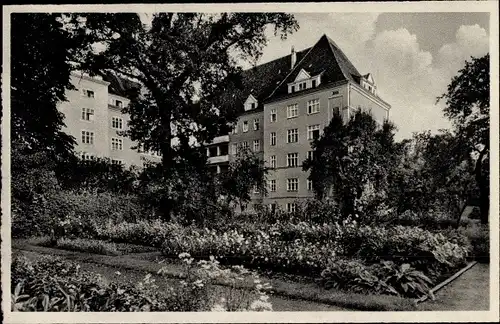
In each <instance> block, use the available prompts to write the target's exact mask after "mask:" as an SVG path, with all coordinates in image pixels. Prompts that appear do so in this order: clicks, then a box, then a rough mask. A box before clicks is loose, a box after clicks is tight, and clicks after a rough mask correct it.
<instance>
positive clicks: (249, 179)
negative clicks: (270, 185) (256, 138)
mask: <svg viewBox="0 0 500 324" xmlns="http://www.w3.org/2000/svg"><path fill="white" fill-rule="evenodd" d="M267 173H268V168H267V167H265V165H264V161H263V160H262V159H261V158H259V157H258V156H257V155H256V154H255V153H253V152H251V151H250V150H248V149H246V150H245V149H240V150H238V154H237V156H236V159H235V160H234V161H231V162H230V163H229V167H228V171H227V172H225V173H222V174H221V175H220V177H219V181H220V193H221V194H222V195H223V196H224V197H226V203H227V204H228V205H231V204H232V203H233V202H237V203H238V204H239V206H240V208H241V207H242V206H244V205H245V204H247V203H248V202H249V201H250V200H251V196H250V192H251V190H252V189H253V188H257V189H258V190H259V192H260V193H261V194H262V195H266V194H267V185H266V177H267Z"/></svg>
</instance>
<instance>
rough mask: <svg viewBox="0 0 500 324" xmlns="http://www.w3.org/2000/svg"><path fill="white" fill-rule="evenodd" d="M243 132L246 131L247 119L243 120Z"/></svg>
mask: <svg viewBox="0 0 500 324" xmlns="http://www.w3.org/2000/svg"><path fill="white" fill-rule="evenodd" d="M243 132H244V133H246V132H248V120H245V121H244V122H243Z"/></svg>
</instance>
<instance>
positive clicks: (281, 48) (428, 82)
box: [259, 13, 489, 139]
mask: <svg viewBox="0 0 500 324" xmlns="http://www.w3.org/2000/svg"><path fill="white" fill-rule="evenodd" d="M295 17H296V18H297V20H298V22H299V25H300V30H299V31H297V32H296V33H294V34H293V35H291V36H289V38H288V39H287V40H286V41H281V40H280V39H279V38H275V37H273V36H272V33H269V34H270V41H269V44H268V46H267V47H266V48H265V49H264V54H263V56H262V58H261V59H260V61H259V64H260V63H265V62H267V61H270V60H273V59H275V58H277V57H280V56H283V55H287V54H289V53H290V49H291V46H292V45H293V46H295V49H296V50H301V49H304V48H307V47H310V46H312V45H314V43H315V42H316V41H317V40H318V39H319V38H320V37H321V35H323V34H327V35H328V36H330V37H331V38H332V39H333V40H334V41H335V42H336V43H337V45H338V46H339V47H340V48H341V49H342V50H343V51H344V53H345V54H346V55H347V56H348V57H349V59H350V60H351V61H352V62H353V64H354V65H355V66H356V68H357V69H358V70H359V72H360V73H362V74H366V73H372V74H373V77H374V79H375V83H376V85H377V89H378V94H379V95H380V96H381V97H382V98H383V99H384V100H385V101H387V102H388V103H389V104H391V106H392V109H391V112H390V118H391V120H392V121H393V122H394V123H395V124H396V125H397V127H398V129H399V131H398V135H397V138H398V139H402V138H407V137H410V136H411V134H412V132H416V131H424V130H427V129H429V130H432V131H437V130H438V129H440V128H449V127H450V123H449V121H448V120H447V119H446V118H445V117H444V116H443V113H442V107H443V106H442V104H441V103H440V104H438V105H436V104H435V102H436V97H437V96H439V95H440V94H442V93H443V92H444V91H445V90H446V86H447V85H448V83H449V82H450V80H451V77H452V76H453V75H456V73H457V72H458V70H459V69H460V68H461V67H462V66H463V63H464V61H465V60H466V59H469V58H470V56H471V55H472V56H482V55H484V54H486V53H487V52H488V51H489V14H488V13H330V14H323V13H307V14H305V13H300V14H296V15H295Z"/></svg>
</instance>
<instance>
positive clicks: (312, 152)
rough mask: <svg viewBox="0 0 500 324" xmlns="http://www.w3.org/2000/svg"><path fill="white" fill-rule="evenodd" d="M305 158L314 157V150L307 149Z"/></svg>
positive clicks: (310, 158) (311, 158)
mask: <svg viewBox="0 0 500 324" xmlns="http://www.w3.org/2000/svg"><path fill="white" fill-rule="evenodd" d="M307 158H308V159H309V160H311V161H312V160H313V159H314V151H308V152H307Z"/></svg>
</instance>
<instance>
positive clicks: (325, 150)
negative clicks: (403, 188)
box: [303, 110, 399, 221]
mask: <svg viewBox="0 0 500 324" xmlns="http://www.w3.org/2000/svg"><path fill="white" fill-rule="evenodd" d="M394 130H395V127H394V126H393V125H392V124H390V123H389V122H387V121H386V122H385V123H384V125H383V126H382V127H378V126H377V122H376V121H375V120H374V118H373V116H372V115H371V114H370V113H369V112H365V111H361V110H360V111H358V112H356V113H354V114H353V115H352V117H351V119H350V120H349V121H348V122H347V123H346V124H344V122H343V120H342V118H341V116H340V115H339V114H336V115H335V116H334V117H333V119H332V121H331V122H330V124H329V125H328V126H327V127H326V128H325V131H324V133H323V134H322V136H321V137H320V138H319V139H317V140H315V141H314V142H313V144H312V147H313V149H314V151H315V152H314V158H313V159H312V160H310V159H308V160H306V161H305V162H304V165H303V168H304V170H305V171H309V170H310V172H311V173H310V176H309V179H310V180H312V183H313V189H314V192H315V194H316V196H317V197H318V198H319V199H323V198H324V197H325V196H326V197H328V196H329V191H330V189H331V190H332V192H333V197H334V199H335V200H336V201H337V203H338V204H339V205H340V210H341V212H342V215H343V217H348V216H351V217H360V220H362V221H370V220H369V219H368V218H369V217H370V216H371V217H373V216H376V215H377V213H378V212H379V210H378V207H377V206H381V202H382V201H383V200H384V199H385V197H386V195H387V193H386V191H387V178H388V174H389V172H390V170H391V167H392V166H393V165H394V164H395V163H394V161H395V159H397V158H398V150H399V147H398V145H396V144H395V143H394V138H393V137H394Z"/></svg>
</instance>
